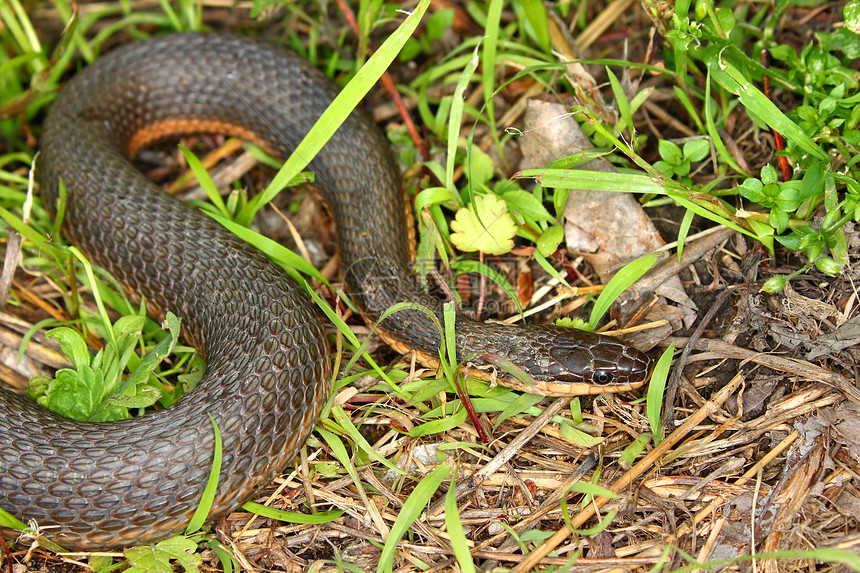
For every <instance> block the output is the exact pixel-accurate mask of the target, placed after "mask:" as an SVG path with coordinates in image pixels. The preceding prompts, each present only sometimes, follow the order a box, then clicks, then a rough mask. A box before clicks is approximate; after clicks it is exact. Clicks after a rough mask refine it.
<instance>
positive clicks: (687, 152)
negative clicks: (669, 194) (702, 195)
mask: <svg viewBox="0 0 860 573" xmlns="http://www.w3.org/2000/svg"><path fill="white" fill-rule="evenodd" d="M657 145H658V149H659V151H660V158H661V159H660V161H657V162H656V163H654V168H655V169H656V170H657V171H659V172H660V173H662V174H663V175H665V176H666V177H669V178H670V179H674V178H677V180H678V181H680V182H681V184H682V185H686V186H689V185H690V184H692V182H693V181H692V179H691V178H690V177H689V175H690V169H691V167H692V165H693V163H695V162H697V161H701V160H702V159H704V158H705V157H706V156H707V155H708V152H709V151H710V150H711V146H710V144H709V143H708V140H707V139H704V138H702V139H692V140H690V141H687V142H685V143H684V147H683V149H682V148H680V147H678V146H677V145H676V144H674V143H672V142H671V141H669V140H667V139H661V140H660V141H659V142H658V144H657Z"/></svg>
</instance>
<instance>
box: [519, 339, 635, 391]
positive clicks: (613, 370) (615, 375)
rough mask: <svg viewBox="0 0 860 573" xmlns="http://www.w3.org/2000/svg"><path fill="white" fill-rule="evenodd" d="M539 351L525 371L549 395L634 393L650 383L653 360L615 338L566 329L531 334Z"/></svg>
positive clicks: (526, 365)
mask: <svg viewBox="0 0 860 573" xmlns="http://www.w3.org/2000/svg"><path fill="white" fill-rule="evenodd" d="M531 338H532V339H533V340H535V339H537V340H539V344H538V348H532V349H531V352H532V353H533V354H532V356H531V357H529V359H527V360H526V361H524V362H523V363H524V365H525V370H526V371H527V372H528V373H529V374H530V375H531V376H532V377H533V378H534V379H535V380H536V381H537V382H538V384H539V386H540V387H541V390H540V392H541V393H545V394H548V395H569V394H599V393H603V392H621V391H625V390H632V389H634V388H637V387H639V386H641V385H642V384H644V383H645V382H647V380H648V377H649V375H650V373H651V359H650V358H649V357H648V356H647V355H646V354H644V353H643V352H640V351H639V350H637V349H636V348H633V347H632V346H630V345H628V344H625V343H623V342H621V341H620V340H618V339H616V338H612V337H609V336H602V335H599V334H594V333H592V332H585V331H582V330H577V329H573V328H564V327H546V326H544V327H540V331H539V332H538V331H537V329H536V330H535V331H533V332H532V333H531Z"/></svg>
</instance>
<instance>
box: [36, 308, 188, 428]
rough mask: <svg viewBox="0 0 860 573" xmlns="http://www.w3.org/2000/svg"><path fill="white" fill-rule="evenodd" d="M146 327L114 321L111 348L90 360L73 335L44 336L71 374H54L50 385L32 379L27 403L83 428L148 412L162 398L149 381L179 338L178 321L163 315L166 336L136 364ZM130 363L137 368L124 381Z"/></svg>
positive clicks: (64, 331)
mask: <svg viewBox="0 0 860 573" xmlns="http://www.w3.org/2000/svg"><path fill="white" fill-rule="evenodd" d="M145 322H146V316H145V315H143V314H140V315H133V316H124V317H122V318H120V319H119V320H117V321H116V322H115V323H114V324H113V325H112V328H113V331H114V335H115V337H116V338H115V339H116V342H114V341H110V342H108V343H107V344H106V346H105V348H104V349H103V350H99V351H98V352H97V353H96V354H95V356H92V355H90V353H89V350H88V349H87V344H86V341H85V340H84V337H83V336H82V335H81V333H80V332H78V331H77V330H74V329H72V328H69V327H67V326H62V327H59V328H54V329H52V330H50V331H48V333H47V336H48V337H49V338H54V339H56V340H57V341H59V343H60V348H62V350H63V353H64V354H65V355H66V356H67V357H68V358H69V360H71V362H72V366H73V368H62V369H60V370H58V371H57V372H56V375H55V376H54V378H53V379H52V378H48V377H46V376H34V377H33V378H31V379H30V387H29V395H30V398H32V399H33V400H36V401H37V402H39V403H40V404H41V405H43V406H45V407H46V408H49V409H51V410H54V411H55V412H57V413H59V414H62V415H63V416H66V417H67V418H72V419H75V420H81V421H87V422H105V421H109V420H124V419H127V418H130V417H131V415H132V414H131V411H132V410H142V409H144V408H148V407H149V406H152V405H153V404H155V403H156V402H157V401H158V400H159V399H160V398H161V397H162V391H161V389H160V384H158V383H157V382H156V383H153V382H154V381H153V380H151V379H150V375H151V374H153V372H154V371H155V369H156V367H158V365H159V363H160V362H161V360H162V359H163V358H164V357H165V356H167V355H168V354H169V353H170V352H172V351H173V347H174V346H175V345H176V341H177V339H178V337H179V319H178V318H176V316H174V315H173V314H171V313H168V315H167V318H166V319H165V326H166V328H167V330H168V332H167V336H165V337H164V339H163V340H162V341H161V342H159V343H158V344H156V345H155V347H154V348H153V349H152V351H151V352H150V353H149V354H148V355H147V356H145V357H144V358H143V359H139V358H137V355H136V354H135V353H134V350H135V348H136V347H137V345H138V336H139V334H140V332H141V330H142V329H143V325H144V323H145ZM133 359H134V362H136V363H137V366H136V367H135V368H134V369H133V370H132V372H131V373H130V374H129V375H128V376H125V375H124V373H125V370H126V367H127V366H129V363H130V362H132V360H133Z"/></svg>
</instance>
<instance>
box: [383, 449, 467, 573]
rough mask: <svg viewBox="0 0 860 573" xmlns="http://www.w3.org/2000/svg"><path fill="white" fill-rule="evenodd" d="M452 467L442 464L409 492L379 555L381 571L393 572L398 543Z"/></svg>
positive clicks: (385, 572)
mask: <svg viewBox="0 0 860 573" xmlns="http://www.w3.org/2000/svg"><path fill="white" fill-rule="evenodd" d="M451 469H452V467H451V466H450V465H448V464H442V465H440V466H439V467H438V468H436V469H435V470H433V471H432V472H430V473H429V474H428V475H426V476H425V477H424V479H422V480H421V481H420V482H419V483H418V485H417V486H415V489H414V490H412V493H411V494H409V498H408V499H407V500H406V502H405V503H404V504H403V507H402V508H401V509H400V513H399V514H398V515H397V519H396V520H395V521H394V525H392V526H391V533H390V534H389V535H388V539H386V540H385V546H384V547H383V548H382V554H381V555H380V556H379V566H378V567H377V571H378V572H379V573H392V570H393V569H392V568H393V565H394V554H395V552H396V551H397V543H398V542H399V541H400V539H401V538H402V537H403V536H404V535H406V532H407V531H408V530H409V527H410V526H411V525H412V523H413V522H414V521H415V520H416V519H418V518H419V517H420V516H421V514H422V513H423V512H424V508H425V507H426V506H427V504H428V503H429V502H430V500H431V499H432V498H433V495H434V494H435V493H437V492H438V491H439V486H440V485H441V484H442V482H443V481H444V480H445V478H446V477H448V475H449V474H450V473H451Z"/></svg>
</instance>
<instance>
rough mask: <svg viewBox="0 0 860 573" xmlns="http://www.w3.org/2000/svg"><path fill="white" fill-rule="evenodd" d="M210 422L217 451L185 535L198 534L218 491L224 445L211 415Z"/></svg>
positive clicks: (213, 454)
mask: <svg viewBox="0 0 860 573" xmlns="http://www.w3.org/2000/svg"><path fill="white" fill-rule="evenodd" d="M209 420H210V421H211V422H212V431H213V432H214V436H215V451H214V452H213V453H212V468H211V469H210V470H209V479H208V480H207V481H206V487H205V488H204V489H203V495H201V496H200V503H199V504H198V505H197V509H195V510H194V515H192V516H191V521H189V522H188V526H187V527H186V528H185V535H191V534H192V533H196V532H197V531H199V530H200V528H201V527H203V524H204V523H206V518H207V517H209V512H210V511H212V502H213V501H215V493H216V492H217V491H218V477H219V476H220V475H221V460H222V455H223V454H222V451H221V448H222V445H221V431H220V430H219V429H218V424H217V423H216V422H215V418H213V417H212V415H211V414H210V415H209Z"/></svg>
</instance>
